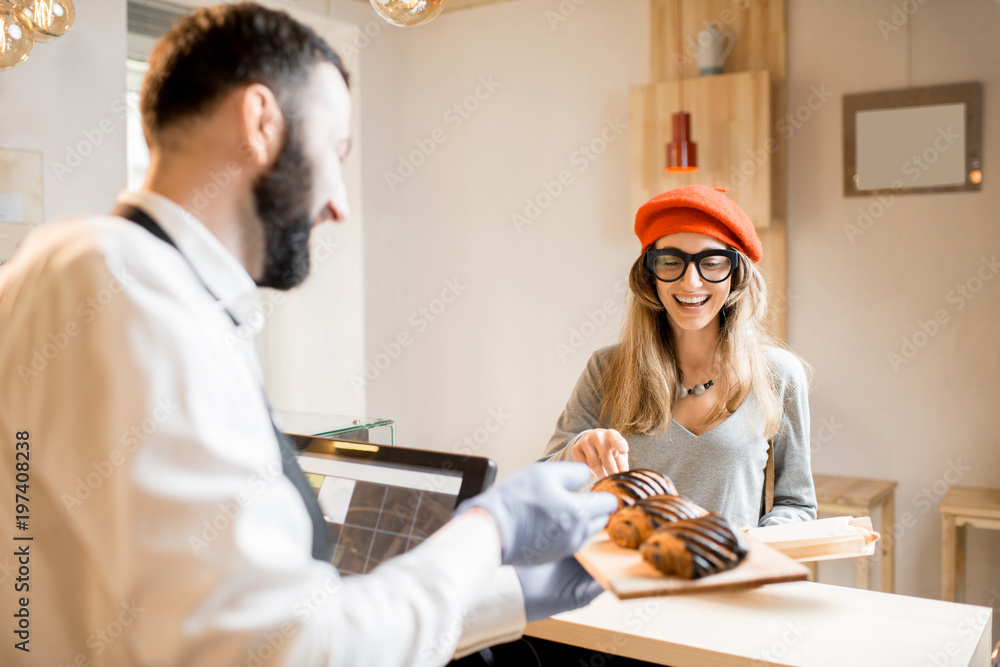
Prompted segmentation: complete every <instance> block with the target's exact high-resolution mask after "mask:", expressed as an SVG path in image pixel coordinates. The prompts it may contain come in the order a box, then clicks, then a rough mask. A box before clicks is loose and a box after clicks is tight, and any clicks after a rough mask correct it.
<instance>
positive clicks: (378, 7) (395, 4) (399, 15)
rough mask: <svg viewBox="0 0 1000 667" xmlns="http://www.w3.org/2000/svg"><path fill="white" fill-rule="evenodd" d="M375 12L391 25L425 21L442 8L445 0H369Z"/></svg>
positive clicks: (405, 24)
mask: <svg viewBox="0 0 1000 667" xmlns="http://www.w3.org/2000/svg"><path fill="white" fill-rule="evenodd" d="M371 3H372V7H374V8H375V13H377V14H378V15H379V16H381V17H382V18H383V19H385V20H386V21H388V22H389V23H391V24H393V25H398V26H402V27H404V28H405V27H409V26H415V25H420V24H421V23H427V22H428V21H430V20H431V19H433V18H434V17H436V16H437V15H438V14H440V13H441V10H443V9H444V3H445V0H371Z"/></svg>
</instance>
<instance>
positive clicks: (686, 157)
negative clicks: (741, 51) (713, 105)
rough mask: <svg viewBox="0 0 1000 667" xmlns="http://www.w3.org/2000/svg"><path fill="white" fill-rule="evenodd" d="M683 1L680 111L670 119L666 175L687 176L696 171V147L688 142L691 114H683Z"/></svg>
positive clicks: (680, 1)
mask: <svg viewBox="0 0 1000 667" xmlns="http://www.w3.org/2000/svg"><path fill="white" fill-rule="evenodd" d="M683 21H684V0H677V90H678V93H679V97H680V103H681V109H680V111H678V112H677V113H675V114H673V115H672V117H671V120H672V123H671V125H672V126H673V127H672V129H673V134H672V135H671V136H672V137H673V138H672V140H671V141H670V143H668V144H667V173H668V174H689V173H691V172H695V171H698V145H697V144H695V143H694V142H693V141H690V140H689V138H690V137H691V114H689V113H685V112H684V54H683V52H682V49H683V47H682V46H681V45H682V44H683V42H682V39H683V34H682V32H683V31H682V29H681V28H682V26H683Z"/></svg>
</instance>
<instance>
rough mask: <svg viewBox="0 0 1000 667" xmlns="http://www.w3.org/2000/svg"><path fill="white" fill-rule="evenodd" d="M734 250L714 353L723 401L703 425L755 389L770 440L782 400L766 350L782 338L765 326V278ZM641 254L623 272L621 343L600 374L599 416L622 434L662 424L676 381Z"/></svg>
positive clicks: (663, 321) (666, 332)
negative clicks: (627, 294)
mask: <svg viewBox="0 0 1000 667" xmlns="http://www.w3.org/2000/svg"><path fill="white" fill-rule="evenodd" d="M732 249H734V250H735V248H732ZM737 252H739V251H738V250H737ZM739 255H740V259H739V265H738V266H737V267H736V269H735V270H734V271H733V275H732V277H731V289H730V293H729V297H728V298H727V299H726V303H725V304H724V305H723V306H722V310H721V311H720V325H719V327H720V331H719V344H718V347H717V348H716V354H717V355H718V358H719V360H720V362H721V366H722V374H721V376H720V377H719V378H718V380H716V382H715V386H716V387H717V388H718V392H719V395H720V396H721V400H720V401H718V402H717V403H716V407H715V408H714V409H713V410H712V411H711V412H710V413H709V414H708V416H707V417H706V418H705V424H711V423H713V422H715V421H717V420H718V419H720V418H722V417H724V416H726V415H729V414H732V413H733V412H734V411H735V410H736V408H738V407H739V406H740V404H741V403H743V401H744V400H745V399H746V398H747V396H748V395H750V394H753V396H754V397H755V398H756V399H757V401H758V403H759V405H760V406H761V408H762V412H763V415H764V424H763V425H764V433H765V435H766V436H767V438H768V439H770V438H772V437H774V435H775V434H777V432H778V429H779V428H780V426H781V423H780V421H781V405H780V399H779V397H778V388H777V386H776V385H775V378H774V374H773V373H772V372H771V364H770V361H769V360H768V352H767V349H768V347H780V344H779V343H778V341H777V339H775V338H774V337H773V336H772V335H771V334H769V333H768V332H767V330H766V329H765V328H764V317H765V315H766V313H767V284H766V283H765V281H764V276H763V274H762V273H761V272H760V270H759V269H758V268H757V267H756V266H755V265H754V264H753V263H752V262H750V261H749V260H748V259H747V257H746V255H744V254H743V253H742V252H739ZM645 256H646V253H645V252H643V253H642V254H641V255H640V256H639V259H637V260H636V261H635V264H633V265H632V270H631V272H630V273H629V287H630V288H631V292H632V296H631V302H630V304H629V308H628V312H627V314H626V317H625V324H624V327H623V329H622V334H621V341H620V343H619V345H618V346H617V347H615V349H614V351H613V352H612V354H611V358H610V362H609V364H608V367H607V370H606V371H605V373H604V377H603V380H602V381H603V384H604V387H603V388H604V391H603V395H604V398H603V401H602V403H601V417H602V422H603V423H605V424H607V425H608V427H609V428H613V429H616V430H618V431H620V432H621V433H625V434H629V433H641V434H651V433H656V432H660V431H663V430H666V428H667V426H668V425H669V423H670V419H671V415H672V414H673V411H674V407H675V405H676V403H677V401H678V391H679V389H678V387H679V386H680V384H681V382H680V369H679V368H678V365H677V350H676V347H675V341H674V338H673V335H672V333H671V330H670V326H669V324H668V322H667V313H666V309H665V308H664V306H663V303H662V302H661V301H660V297H659V295H658V294H657V292H656V278H655V277H653V274H652V273H650V272H649V270H648V269H647V268H646V266H645V263H644V260H645Z"/></svg>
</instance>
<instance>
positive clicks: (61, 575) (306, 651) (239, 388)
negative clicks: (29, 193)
mask: <svg viewBox="0 0 1000 667" xmlns="http://www.w3.org/2000/svg"><path fill="white" fill-rule="evenodd" d="M120 201H122V202H124V203H129V204H133V205H136V206H138V207H140V208H142V209H143V210H144V211H146V212H147V213H148V214H149V215H150V216H151V217H153V218H154V219H156V220H157V222H159V223H160V225H161V226H162V227H163V229H164V230H165V231H166V233H167V234H168V235H169V236H170V237H171V238H172V239H173V240H174V242H175V243H176V244H177V246H178V248H179V249H180V250H181V251H182V252H183V253H184V255H185V256H186V257H187V259H188V260H189V261H190V262H191V264H188V262H187V261H185V259H184V258H183V257H181V255H179V254H178V253H177V251H176V250H175V249H173V248H171V247H170V246H168V245H167V244H165V243H163V242H162V241H160V240H158V239H156V238H155V237H154V236H153V235H152V234H150V233H149V232H147V231H145V230H144V229H142V228H140V227H139V226H138V225H136V224H134V223H131V222H127V221H124V220H122V219H120V218H112V217H93V218H85V219H72V220H62V221H57V222H52V223H49V224H47V225H43V226H42V227H41V228H39V229H38V230H37V231H35V232H34V233H33V234H32V235H31V236H30V237H29V238H28V239H27V240H26V241H25V242H24V243H23V244H22V246H21V248H20V249H19V251H18V254H17V255H16V257H15V258H14V259H12V260H11V261H10V262H8V263H7V264H5V265H4V267H3V268H2V269H0V369H2V372H0V397H2V399H0V443H3V447H2V449H0V480H2V483H0V488H2V489H4V497H3V498H2V502H0V521H2V527H0V539H3V543H2V551H0V553H2V554H4V555H0V599H2V608H3V609H5V610H11V613H14V612H16V611H18V609H20V606H19V605H18V602H19V598H20V597H25V598H26V599H27V605H26V607H27V609H28V613H29V616H30V620H29V622H28V623H29V629H28V631H29V633H30V639H29V643H28V644H27V645H26V646H27V647H28V648H29V649H30V653H25V652H23V651H21V650H18V649H17V648H15V646H14V644H15V643H17V642H18V637H16V636H14V638H13V640H12V639H11V637H12V635H11V633H10V631H11V629H12V628H13V627H15V623H16V622H19V621H17V619H15V621H13V622H12V620H11V616H10V614H9V613H5V614H4V617H5V619H6V620H4V621H2V622H0V630H2V631H3V632H2V635H3V637H4V639H3V642H2V643H0V664H3V665H29V664H30V665H36V664H48V665H140V664H141V665H157V666H173V665H178V666H184V667H197V666H201V665H205V666H209V665H211V666H212V667H216V666H226V667H228V666H230V665H240V666H244V665H258V664H268V665H271V664H288V665H296V666H298V665H349V666H351V667H365V666H368V665H371V666H373V667H374V666H377V667H390V666H392V665H434V664H443V663H445V662H447V661H448V660H449V659H450V658H451V657H452V655H453V653H455V652H456V647H458V654H464V653H467V652H470V651H471V650H473V649H474V648H477V647H479V646H484V645H488V644H493V643H499V642H503V641H511V640H513V639H515V638H517V637H518V636H520V633H521V632H522V631H523V628H524V624H525V617H524V601H523V598H522V594H521V590H520V587H519V585H518V582H517V578H516V576H515V575H514V573H513V571H512V570H511V569H510V568H507V567H500V542H499V535H498V531H497V529H496V526H495V525H494V523H493V522H492V521H491V520H490V519H489V517H487V516H481V515H480V516H476V515H465V516H462V517H459V518H458V519H456V520H454V521H452V522H451V523H449V524H448V525H447V526H445V527H444V528H443V529H441V530H440V531H438V533H436V534H435V535H433V536H432V537H431V538H430V539H428V540H426V541H425V542H424V543H423V544H421V545H420V546H419V547H417V548H416V549H414V550H413V551H411V552H409V553H407V554H404V555H402V556H399V557H397V558H394V559H391V560H389V561H387V562H385V563H383V564H382V565H381V566H380V567H378V568H377V569H376V570H374V571H373V572H372V573H370V574H368V575H364V576H359V577H351V578H349V579H346V580H341V579H340V577H339V576H338V574H337V572H336V570H335V569H334V568H333V566H332V565H330V564H328V563H323V562H319V561H316V560H314V559H312V557H311V556H310V553H311V545H312V526H311V523H310V520H309V516H308V513H307V511H306V509H305V506H304V505H303V503H302V499H301V497H300V496H299V494H298V492H297V491H296V489H295V487H294V486H293V485H292V483H291V482H290V481H289V480H288V479H287V478H286V477H285V476H284V475H283V474H282V469H281V461H280V454H279V449H278V444H277V442H276V440H275V437H274V432H273V430H272V427H271V422H270V419H269V415H268V412H267V408H266V404H265V399H264V394H263V392H262V390H261V385H260V382H261V380H260V371H259V367H258V365H257V362H256V358H255V356H254V353H253V342H252V339H253V335H254V334H255V333H256V331H255V329H254V328H253V327H252V326H251V325H250V323H251V322H253V321H261V320H262V318H259V317H257V318H253V317H250V316H251V315H252V314H253V313H254V311H255V309H259V308H260V305H259V302H258V299H257V292H256V289H255V286H254V283H253V281H252V280H251V278H250V277H249V275H248V274H247V273H246V271H245V270H244V269H243V267H242V266H241V265H240V264H239V263H238V262H237V261H236V259H235V258H234V257H233V256H232V255H230V254H229V253H228V252H227V250H226V249H225V248H224V247H223V246H222V244H221V243H220V242H219V241H218V240H217V239H216V238H215V237H214V236H213V235H212V234H211V233H210V232H209V231H208V230H207V229H206V228H205V227H204V226H203V225H202V224H201V223H199V222H198V221H197V220H196V219H195V218H193V217H192V216H191V215H190V214H188V213H186V212H185V211H184V210H183V209H182V208H181V207H179V206H178V205H176V204H174V203H173V202H171V201H169V200H167V199H165V198H163V197H160V196H158V195H155V194H152V193H145V192H144V193H124V194H123V195H122V196H121V197H120ZM192 265H193V267H194V269H195V271H197V273H198V275H199V276H200V278H201V280H202V281H204V283H205V285H207V286H208V287H209V288H210V289H211V291H212V293H214V294H215V295H216V297H218V298H219V301H220V303H216V302H214V301H213V299H212V298H211V297H210V296H209V294H208V292H207V291H206V290H205V287H204V286H203V285H202V283H201V282H199V280H198V279H197V278H196V277H195V275H194V274H193V273H192ZM223 309H225V310H228V311H229V312H230V313H232V314H233V316H234V317H235V318H236V320H237V322H238V325H234V324H233V322H232V321H231V320H230V319H229V316H228V315H226V313H225V312H224V310H223ZM23 431H27V432H28V433H29V434H30V436H29V438H28V440H27V442H28V443H29V444H28V446H27V447H26V448H23V449H25V450H26V451H28V452H29V456H30V459H29V466H28V470H27V471H25V470H23V468H24V466H21V468H22V470H20V471H19V470H18V469H17V468H16V461H15V436H16V434H17V432H23ZM22 435H23V434H22ZM18 472H26V473H27V475H28V477H29V482H28V485H29V486H28V487H27V491H28V493H27V494H25V495H27V496H28V498H29V499H30V500H29V502H28V503H27V504H28V507H29V513H28V518H27V520H26V521H25V523H26V524H27V526H28V527H27V529H26V530H18V529H16V528H15V516H14V515H15V511H14V510H15V505H14V500H15V499H14V498H13V493H14V492H13V491H11V489H13V488H14V486H15V483H16V481H17V477H16V475H17V473H18ZM22 479H24V477H23V476H22ZM22 509H23V508H22ZM14 536H18V537H31V538H32V539H31V540H20V541H14V540H13V537H14ZM10 545H15V547H16V548H21V547H23V546H25V545H26V546H27V549H28V553H29V555H28V557H27V560H28V563H29V564H28V567H29V571H30V574H29V577H28V580H27V581H24V582H22V585H23V584H27V586H28V587H29V588H28V589H27V590H23V589H22V590H21V591H20V592H18V591H15V588H14V584H15V583H16V578H17V568H18V567H19V563H18V562H17V560H18V559H17V556H14V555H12V552H13V551H14V548H15V547H11V546H10Z"/></svg>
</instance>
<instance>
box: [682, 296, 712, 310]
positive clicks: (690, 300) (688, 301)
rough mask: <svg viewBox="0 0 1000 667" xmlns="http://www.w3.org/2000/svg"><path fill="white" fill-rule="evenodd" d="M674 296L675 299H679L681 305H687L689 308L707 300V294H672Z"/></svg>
mask: <svg viewBox="0 0 1000 667" xmlns="http://www.w3.org/2000/svg"><path fill="white" fill-rule="evenodd" d="M674 298H675V299H677V301H679V302H680V303H681V305H683V306H687V307H689V308H694V307H697V306H700V305H702V304H703V303H705V302H706V301H708V297H707V296H695V297H686V296H677V295H674Z"/></svg>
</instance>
